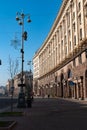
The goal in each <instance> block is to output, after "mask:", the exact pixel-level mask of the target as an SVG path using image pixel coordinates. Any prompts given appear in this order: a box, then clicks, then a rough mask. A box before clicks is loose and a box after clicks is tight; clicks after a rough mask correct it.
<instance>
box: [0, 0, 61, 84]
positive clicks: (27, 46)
mask: <svg viewBox="0 0 87 130" xmlns="http://www.w3.org/2000/svg"><path fill="white" fill-rule="evenodd" d="M61 3H62V0H1V1H0V59H1V60H2V65H1V66H0V85H6V82H7V80H8V79H9V78H10V75H9V71H8V69H9V63H8V62H9V56H10V57H11V58H12V60H13V61H15V60H16V59H18V60H19V71H20V70H21V58H20V57H21V53H20V49H21V45H20V46H18V47H17V49H15V48H14V46H12V45H11V43H12V41H14V40H15V37H17V39H16V40H18V41H21V26H20V25H18V22H17V21H16V12H20V13H21V12H22V11H23V12H24V14H30V18H31V21H32V22H31V23H27V17H26V18H25V21H24V26H25V27H24V29H25V31H27V32H28V40H27V41H25V43H24V51H25V54H24V58H25V63H24V70H28V69H29V66H28V65H27V62H28V61H30V60H32V58H33V56H34V53H35V52H36V50H37V49H38V48H39V47H40V46H41V45H42V44H43V42H44V41H45V39H46V37H47V35H48V33H49V31H50V29H51V27H52V25H53V22H54V20H55V18H56V16H57V13H58V10H59V9H60V6H61ZM18 43H19V42H18Z"/></svg>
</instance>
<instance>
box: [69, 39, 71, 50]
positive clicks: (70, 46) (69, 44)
mask: <svg viewBox="0 0 87 130" xmlns="http://www.w3.org/2000/svg"><path fill="white" fill-rule="evenodd" d="M69 50H70V51H71V41H70V43H69Z"/></svg>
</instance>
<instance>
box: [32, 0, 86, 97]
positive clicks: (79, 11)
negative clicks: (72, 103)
mask: <svg viewBox="0 0 87 130" xmlns="http://www.w3.org/2000/svg"><path fill="white" fill-rule="evenodd" d="M37 59H38V60H37ZM33 64H34V87H36V88H37V91H38V92H39V95H41V96H42V95H45V96H46V95H48V94H50V95H51V96H58V97H71V98H76V99H86V98H87V0H63V2H62V5H61V8H60V11H59V12H58V15H57V17H56V19H55V21H54V24H53V26H52V28H51V30H50V32H49V34H48V36H47V38H46V40H45V42H44V44H43V45H42V46H41V48H40V49H39V50H38V51H37V53H36V54H35V55H34V58H33ZM35 65H36V66H35ZM37 66H38V67H37ZM37 72H38V74H37ZM35 82H37V86H35Z"/></svg>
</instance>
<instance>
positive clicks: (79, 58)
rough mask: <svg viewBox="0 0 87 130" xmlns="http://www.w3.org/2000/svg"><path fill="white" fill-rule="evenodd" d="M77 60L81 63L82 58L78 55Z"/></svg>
mask: <svg viewBox="0 0 87 130" xmlns="http://www.w3.org/2000/svg"><path fill="white" fill-rule="evenodd" d="M78 60H79V63H82V57H81V54H80V55H79V57H78Z"/></svg>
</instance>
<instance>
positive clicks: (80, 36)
mask: <svg viewBox="0 0 87 130" xmlns="http://www.w3.org/2000/svg"><path fill="white" fill-rule="evenodd" d="M80 40H82V28H81V29H80Z"/></svg>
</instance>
